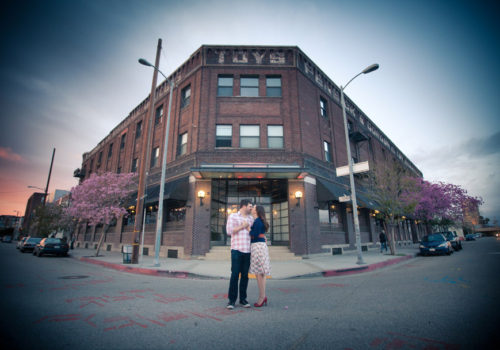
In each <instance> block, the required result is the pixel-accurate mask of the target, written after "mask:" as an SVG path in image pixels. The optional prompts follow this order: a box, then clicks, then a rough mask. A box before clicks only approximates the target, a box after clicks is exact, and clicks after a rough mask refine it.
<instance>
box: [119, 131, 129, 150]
mask: <svg viewBox="0 0 500 350" xmlns="http://www.w3.org/2000/svg"><path fill="white" fill-rule="evenodd" d="M126 139H127V134H123V135H122V139H121V141H120V150H122V149H124V148H125V141H126Z"/></svg>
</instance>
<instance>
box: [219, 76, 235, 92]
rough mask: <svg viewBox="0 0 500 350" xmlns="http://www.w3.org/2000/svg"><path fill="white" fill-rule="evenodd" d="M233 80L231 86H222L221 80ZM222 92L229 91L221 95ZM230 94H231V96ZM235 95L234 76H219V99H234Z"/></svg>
mask: <svg viewBox="0 0 500 350" xmlns="http://www.w3.org/2000/svg"><path fill="white" fill-rule="evenodd" d="M228 78H230V79H231V85H221V84H220V80H221V79H228ZM222 91H227V92H226V93H221V92H222ZM229 92H230V94H229ZM233 95H234V76H233V75H227V74H219V75H218V76H217V96H218V97H233Z"/></svg>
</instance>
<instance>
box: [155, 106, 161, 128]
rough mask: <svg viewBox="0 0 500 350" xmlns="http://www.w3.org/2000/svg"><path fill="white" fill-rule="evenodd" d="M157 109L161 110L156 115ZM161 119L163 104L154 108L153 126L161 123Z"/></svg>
mask: <svg viewBox="0 0 500 350" xmlns="http://www.w3.org/2000/svg"><path fill="white" fill-rule="evenodd" d="M158 111H161V114H160V115H159V116H158ZM162 121H163V105H161V106H158V108H156V110H155V126H156V125H159V124H161V122H162Z"/></svg>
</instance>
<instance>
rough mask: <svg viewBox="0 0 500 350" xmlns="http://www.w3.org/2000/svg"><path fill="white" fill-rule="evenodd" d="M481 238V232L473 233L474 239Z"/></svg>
mask: <svg viewBox="0 0 500 350" xmlns="http://www.w3.org/2000/svg"><path fill="white" fill-rule="evenodd" d="M482 236H483V235H482V234H481V232H476V233H474V238H481V237H482Z"/></svg>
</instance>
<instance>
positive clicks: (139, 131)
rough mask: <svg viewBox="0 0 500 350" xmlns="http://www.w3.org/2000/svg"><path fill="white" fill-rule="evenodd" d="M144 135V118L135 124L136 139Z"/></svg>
mask: <svg viewBox="0 0 500 350" xmlns="http://www.w3.org/2000/svg"><path fill="white" fill-rule="evenodd" d="M141 136H142V120H140V121H138V122H137V123H136V124H135V139H136V140H137V139H138V138H140V137H141Z"/></svg>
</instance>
